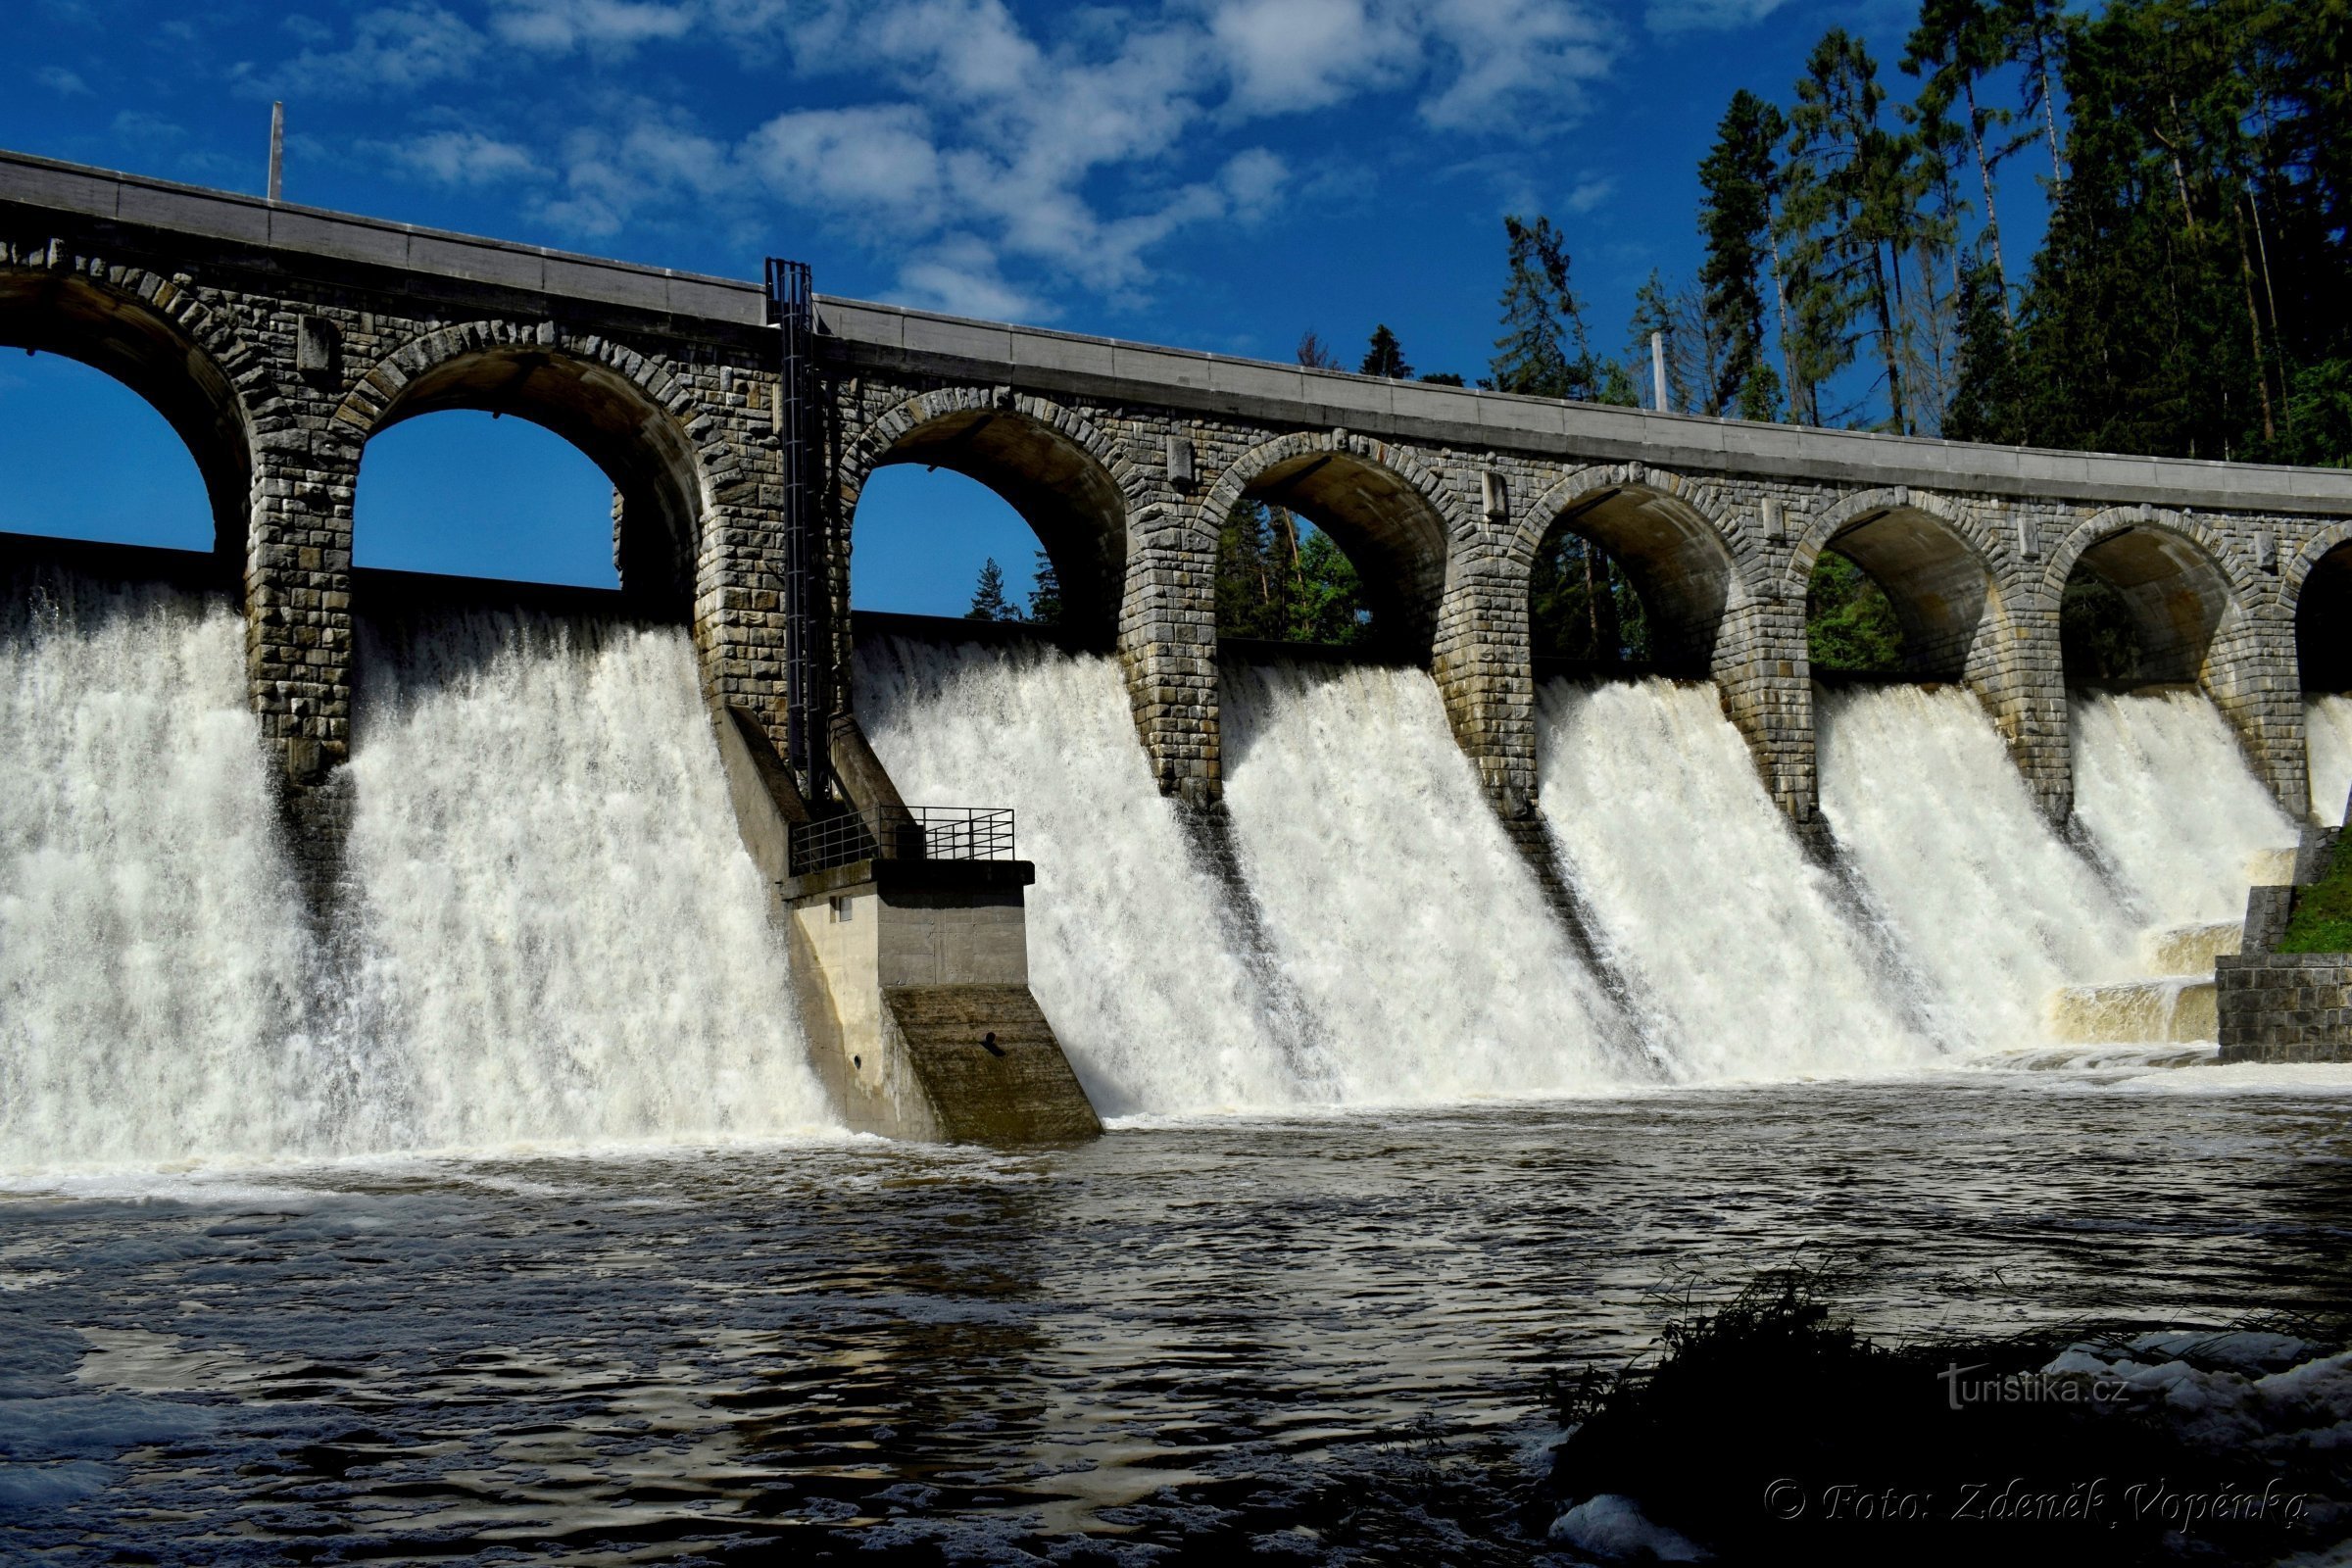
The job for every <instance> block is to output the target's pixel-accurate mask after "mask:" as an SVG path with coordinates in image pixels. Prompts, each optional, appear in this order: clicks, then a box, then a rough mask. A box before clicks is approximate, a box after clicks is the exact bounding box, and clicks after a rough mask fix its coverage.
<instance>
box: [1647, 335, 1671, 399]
mask: <svg viewBox="0 0 2352 1568" xmlns="http://www.w3.org/2000/svg"><path fill="white" fill-rule="evenodd" d="M1649 383H1650V389H1651V390H1652V391H1653V392H1654V393H1655V394H1656V398H1655V400H1654V406H1655V408H1656V409H1657V411H1658V412H1659V413H1660V414H1671V413H1673V412H1674V411H1673V410H1671V409H1669V408H1667V407H1666V334H1665V333H1663V332H1652V333H1650V334H1649Z"/></svg>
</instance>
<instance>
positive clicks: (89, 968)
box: [0, 573, 831, 1168]
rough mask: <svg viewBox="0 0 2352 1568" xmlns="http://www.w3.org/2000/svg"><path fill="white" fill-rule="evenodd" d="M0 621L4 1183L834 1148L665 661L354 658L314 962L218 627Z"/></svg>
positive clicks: (511, 655)
mask: <svg viewBox="0 0 2352 1568" xmlns="http://www.w3.org/2000/svg"><path fill="white" fill-rule="evenodd" d="M20 586H21V587H22V585H20ZM9 603H10V607H11V608H10V610H9V612H8V613H9V615H10V617H11V618H10V619H9V620H8V621H7V623H6V625H5V628H4V633H0V725H5V727H6V733H8V734H9V735H10V736H11V737H12V744H11V745H10V746H9V747H7V748H5V749H0V999H4V1001H5V1006H4V1008H0V1168H5V1167H8V1166H11V1165H23V1164H31V1163H38V1164H41V1165H58V1164H73V1163H83V1162H100V1163H114V1162H121V1161H126V1160H127V1161H142V1162H152V1161H157V1160H169V1159H176V1158H184V1157H188V1156H191V1155H205V1156H213V1157H235V1156H268V1155H280V1154H337V1153H351V1152H371V1151H380V1150H401V1149H416V1148H430V1147H440V1146H453V1145H467V1146H473V1147H500V1146H506V1145H513V1144H515V1143H521V1142H576V1141H581V1140H589V1141H604V1140H628V1139H662V1140H677V1139H693V1138H709V1137H723V1136H740V1135H760V1134H774V1133H781V1132H787V1131H792V1130H795V1129H802V1128H809V1127H812V1126H817V1125H822V1124H826V1123H829V1122H830V1120H831V1117H830V1114H829V1112H828V1111H827V1110H826V1109H825V1106H824V1103H823V1100H822V1096H821V1093H820V1091H819V1089H818V1087H817V1085H816V1083H815V1081H814V1079H813V1077H812V1075H811V1074H810V1072H809V1067H808V1065H807V1061H806V1052H805V1049H804V1046H803V1044H802V1035H801V1029H800V1024H799V1021H798V1019H797V1017H796V1015H795V1013H794V1011H793V1007H792V1003H791V998H790V988H789V985H788V983H787V975H786V971H785V969H784V956H783V954H782V951H781V946H780V944H779V943H778V942H777V940H776V939H775V937H774V936H773V935H772V934H771V933H770V931H769V930H768V928H767V925H766V921H765V894H764V891H763V890H762V889H761V887H760V883H759V879H758V874H757V872H756V871H755V870H754V869H753V867H752V865H751V863H750V861H749V859H748V858H747V857H746V856H745V855H744V853H743V851H742V849H741V846H740V844H739V843H738V841H737V839H736V836H735V831H734V827H733V822H732V818H731V816H730V813H729V809H728V805H727V801H726V797H725V794H724V789H723V785H722V783H721V781H720V777H719V774H718V772H717V770H716V768H715V766H714V761H715V755H714V753H713V750H712V746H711V737H710V734H709V729H708V724H707V721H706V720H705V719H704V717H703V713H702V707H701V698H700V695H699V693H698V692H697V690H696V686H695V676H694V662H693V651H692V648H691V645H690V644H689V643H688V641H687V638H686V635H685V633H684V632H683V631H682V630H680V629H676V628H651V627H639V626H630V625H625V624H617V623H615V624H596V623H592V622H583V623H567V622H564V621H561V620H558V619H555V618H553V617H548V616H541V615H528V614H497V615H492V614H442V615H434V616H432V617H429V618H428V619H426V620H423V621H419V622H417V623H416V624H414V625H409V626H405V627H402V628H401V629H399V630H398V631H397V632H387V631H385V630H384V629H382V628H380V627H369V628H368V634H367V636H366V638H365V645H364V649H363V653H364V659H363V663H362V679H361V699H362V700H361V703H360V712H361V714H362V718H361V723H360V727H359V732H358V734H357V735H356V736H355V740H354V753H353V758H352V760H351V763H350V764H349V766H348V768H347V769H345V770H344V773H343V776H342V777H341V778H340V779H338V781H337V782H336V783H335V784H334V785H333V786H332V788H334V789H336V790H338V791H343V792H347V811H346V813H345V814H347V815H348V818H349V822H350V828H349V835H348V842H347V844H346V845H345V847H344V848H345V858H344V861H343V869H342V877H341V892H340V894H339V896H338V897H336V898H335V899H334V900H333V902H332V904H331V906H330V907H328V909H327V910H326V911H325V915H326V918H325V921H324V923H323V924H322V925H321V924H319V923H317V922H315V921H314V920H313V919H312V918H311V916H310V914H309V912H308V910H307V907H306V904H305V902H304V898H303V896H302V892H301V889H300V887H299V885H298V883H297V880H296V877H295V875H294V873H293V870H292V868H291V867H290V865H289V863H288V858H287V856H286V854H285V851H284V847H283V846H284V842H285V840H284V837H283V828H282V826H281V824H280V821H279V819H278V815H277V812H276V809H275V806H274V791H273V786H272V782H271V774H270V761H269V759H268V754H267V753H266V751H265V749H264V747H263V745H262V740H261V736H260V733H259V728H258V725H257V723H256V721H255V719H254V717H253V714H252V712H251V711H250V710H249V708H248V706H247V698H246V691H245V662H244V642H245V631H244V623H243V620H242V618H241V617H240V616H239V615H238V614H237V613H236V611H235V610H234V608H233V607H232V606H230V605H229V604H227V603H226V602H225V600H223V599H217V598H208V597H206V596H202V595H198V594H194V593H187V592H181V591H177V590H173V589H169V588H160V587H154V588H138V589H113V588H107V587H104V586H101V585H98V584H93V583H90V582H88V581H86V580H82V579H79V578H76V577H73V575H71V574H68V573H54V574H48V575H45V576H44V578H43V580H42V581H41V583H40V584H39V586H38V588H37V589H36V590H34V591H30V592H26V591H19V592H17V593H14V594H12V595H11V598H10V601H9Z"/></svg>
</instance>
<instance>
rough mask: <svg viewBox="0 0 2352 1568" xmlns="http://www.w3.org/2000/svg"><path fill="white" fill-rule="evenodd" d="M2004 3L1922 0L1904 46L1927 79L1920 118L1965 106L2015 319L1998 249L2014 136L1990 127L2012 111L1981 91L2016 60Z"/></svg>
mask: <svg viewBox="0 0 2352 1568" xmlns="http://www.w3.org/2000/svg"><path fill="white" fill-rule="evenodd" d="M2002 5H2003V0H1921V4H1920V8H1919V25H1917V26H1915V27H1913V28H1912V29H1911V36H1910V38H1909V39H1908V40H1907V41H1906V42H1905V44H1904V46H1903V59H1902V68H1903V70H1904V71H1906V72H1908V73H1911V74H1912V75H1915V76H1920V77H1921V78H1922V80H1921V84H1920V91H1919V102H1918V104H1917V106H1916V108H1917V110H1918V113H1919V117H1920V120H1921V122H1922V123H1936V122H1940V121H1942V120H1944V119H1945V117H1947V116H1948V115H1949V113H1950V111H1951V110H1952V109H1953V108H1954V107H1955V106H1964V107H1965V110H1966V113H1965V115H1964V116H1963V117H1962V120H1961V122H1960V123H1959V129H1960V130H1961V131H1962V132H1963V133H1964V137H1965V142H1966V147H1967V151H1968V153H1969V154H1970V156H1971V158H1972V159H1973V161H1974V163H1975V164H1976V169H1977V181H1978V185H1979V187H1980V189H1981V190H1982V191H1983V193H1984V196H1985V229H1984V234H1983V241H1984V244H1985V248H1986V249H1987V250H1988V251H1990V253H1991V260H1992V271H1993V278H1994V280H1995V281H1996V282H1997V284H1998V285H1999V288H2000V297H1999V304H2000V308H2001V318H2002V319H2003V320H2004V321H2011V320H2014V319H2015V317H2014V313H2013V312H2012V310H2011V307H2010V300H2009V267H2008V263H2007V262H2006V260H2005V259H2004V258H2003V256H2002V254H2001V220H2000V203H1999V199H1998V197H1997V195H1996V194H1995V180H1994V172H1995V171H1996V170H1997V169H1998V168H1999V167H2000V165H2001V163H2002V162H2003V161H2004V160H2006V159H2007V158H2008V157H2009V156H2010V155H2011V154H2012V153H2014V152H2015V151H2016V150H2017V149H2016V145H2015V144H2014V143H2011V144H2009V145H2007V146H2002V145H1997V144H1996V143H1995V140H1994V138H1993V135H1992V133H1993V132H1994V131H1996V130H1999V129H2001V128H2002V127H2004V126H2006V125H2007V124H2009V123H2010V122H2011V120H2012V119H2014V118H2015V117H2014V116H2012V115H2011V113H2010V112H2009V111H2008V110H2007V109H2005V108H2001V107H1998V106H1992V107H1987V106H1986V105H1985V103H1984V102H1983V101H1982V100H1981V98H1980V96H1979V94H1978V91H1977V85H1978V83H1979V82H1981V81H1982V80H1984V78H1985V75H1986V74H1987V73H1990V72H1993V71H1995V70H1998V69H1999V68H2000V67H2002V66H2005V65H2008V64H2009V63H2010V62H2011V57H2012V55H2011V52H2012V50H2013V48H2014V47H2015V45H2016V43H2017V41H2018V40H2017V39H2016V37H2015V36H2014V30H2013V27H2012V25H2011V22H2010V19H2009V18H2007V17H2005V16H2004V15H2003V14H2002Z"/></svg>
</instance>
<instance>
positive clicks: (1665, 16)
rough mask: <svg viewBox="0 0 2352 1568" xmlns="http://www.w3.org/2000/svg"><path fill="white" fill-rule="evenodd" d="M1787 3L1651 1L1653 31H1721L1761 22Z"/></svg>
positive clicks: (1648, 19)
mask: <svg viewBox="0 0 2352 1568" xmlns="http://www.w3.org/2000/svg"><path fill="white" fill-rule="evenodd" d="M1787 3H1788V0H1649V10H1648V11H1647V12H1646V13H1645V14H1644V16H1643V18H1642V20H1643V21H1644V22H1646V23H1648V24H1649V29H1650V31H1652V32H1700V31H1721V30H1724V29H1727V28H1731V27H1744V26H1747V25H1751V24H1753V23H1758V22H1762V21H1763V20H1764V19H1765V18H1766V17H1769V16H1771V15H1772V14H1773V13H1774V12H1775V11H1778V10H1780V9H1781V7H1782V6H1784V5H1786V4H1787Z"/></svg>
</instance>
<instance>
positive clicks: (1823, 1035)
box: [1537, 680, 1935, 1079]
mask: <svg viewBox="0 0 2352 1568" xmlns="http://www.w3.org/2000/svg"><path fill="white" fill-rule="evenodd" d="M1540 698H1541V706H1540V709H1539V712H1538V732H1537V744H1538V758H1539V760H1540V763H1541V768H1542V774H1541V776H1542V783H1543V799H1544V816H1545V818H1546V819H1547V820H1548V821H1549V823H1550V824H1551V829H1552V832H1553V833H1554V834H1555V835H1556V836H1557V837H1558V839H1559V841H1560V844H1561V848H1562V850H1563V851H1564V852H1565V854H1566V856H1567V858H1568V860H1569V863H1570V864H1571V865H1573V866H1574V867H1575V871H1576V876H1577V880H1578V884H1579V886H1580V887H1581V888H1582V889H1583V891H1584V894H1585V896H1586V898H1588V899H1589V900H1591V901H1592V903H1593V907H1594V909H1595V911H1596V913H1597V914H1598V916H1599V920H1600V925H1601V929H1602V931H1603V933H1604V934H1605V937H1606V939H1607V941H1608V943H1609V946H1610V948H1611V951H1612V953H1613V955H1614V956H1615V957H1616V959H1617V961H1618V962H1619V964H1620V965H1621V966H1623V967H1625V968H1626V969H1628V970H1629V971H1630V972H1631V973H1632V974H1633V975H1634V977H1635V978H1636V980H1637V982H1638V984H1639V985H1640V986H1641V988H1642V992H1643V994H1644V996H1645V998H1646V999H1647V1000H1648V1001H1649V1002H1650V1004H1651V1005H1653V1006H1655V1007H1656V1008H1658V1009H1659V1010H1661V1011H1662V1012H1664V1013H1665V1014H1666V1016H1667V1018H1668V1019H1669V1020H1670V1026H1671V1028H1672V1030H1673V1038H1672V1040H1671V1042H1669V1043H1668V1050H1669V1051H1670V1052H1671V1054H1672V1055H1673V1057H1674V1059H1675V1060H1676V1061H1677V1062H1678V1063H1679V1064H1680V1065H1681V1067H1682V1068H1683V1070H1684V1071H1685V1073H1686V1074H1688V1075H1689V1076H1691V1077H1693V1078H1701V1079H1708V1078H1730V1077H1786V1076H1789V1075H1790V1074H1792V1073H1808V1072H1822V1071H1854V1070H1857V1069H1868V1068H1885V1067H1894V1066H1900V1065H1906V1064H1915V1063H1918V1062H1921V1061H1924V1060H1927V1059H1931V1058H1932V1057H1933V1055H1934V1054H1935V1048H1934V1047H1933V1046H1931V1045H1930V1044H1929V1043H1928V1042H1927V1041H1925V1040H1922V1039H1921V1038H1920V1037H1919V1036H1918V1035H1917V1034H1916V1033H1915V1032H1914V1031H1913V1030H1912V1029H1911V1028H1910V1027H1909V1025H1908V1024H1907V1023H1906V1022H1905V1020H1904V1018H1903V1017H1902V1015H1901V1012H1900V1010H1899V1006H1898V1005H1897V1002H1896V1001H1895V999H1894V996H1893V992H1894V988H1895V987H1896V986H1897V985H1898V984H1899V978H1898V977H1897V976H1896V975H1894V974H1892V973H1888V972H1887V968H1886V966H1885V965H1884V964H1883V963H1882V962H1881V961H1880V960H1879V959H1878V957H1877V956H1874V955H1873V954H1872V953H1871V952H1870V951H1869V949H1868V947H1867V946H1866V945H1865V943H1864V941H1863V940H1862V937H1861V934H1860V933H1859V932H1858V931H1857V930H1856V929H1855V927H1854V925H1853V923H1852V921H1851V920H1850V919H1849V918H1848V917H1847V916H1846V915H1845V914H1844V913H1843V912H1842V911H1841V910H1840V908H1839V907H1838V897H1837V889H1836V887H1835V885H1834V884H1833V883H1832V880H1831V878H1830V877H1829V875H1828V873H1826V872H1824V871H1822V870H1820V869H1819V868H1818V867H1816V866H1813V865H1811V864H1809V863H1808V862H1807V861H1806V859H1805V857H1804V853H1803V851H1802V849H1801V848H1800V847H1799V846H1798V844H1797V841H1796V837H1795V835H1794V834H1792V833H1791V832H1790V831H1789V827H1788V824H1787V821H1786V819H1785V818H1783V816H1782V815H1781V812H1780V809H1779V808H1778V807H1776V806H1774V805H1773V802H1772V798H1771V796H1769V795H1768V794H1766V793H1765V790H1764V786H1763V783H1762V781H1761V780H1760V779H1759V778H1758V777H1757V775H1756V769H1755V766H1754V764H1753V762H1752V761H1751V760H1750V759H1749V755H1748V750H1747V744H1746V742H1745V741H1744V740H1742V739H1741V737H1740V732H1739V731H1738V730H1737V729H1735V728H1734V727H1733V726H1732V723H1731V721H1730V720H1729V719H1727V718H1725V717H1724V714H1723V708H1722V704H1721V701H1720V699H1719V697H1718V696H1717V693H1716V690H1715V687H1714V686H1713V685H1712V684H1711V683H1706V682H1674V681H1665V680H1644V681H1640V682H1632V683H1611V684H1604V685H1599V686H1593V687H1586V686H1583V685H1580V684H1576V683H1572V682H1568V681H1550V682H1547V683H1545V685H1544V687H1543V689H1542V691H1541V693H1540Z"/></svg>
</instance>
